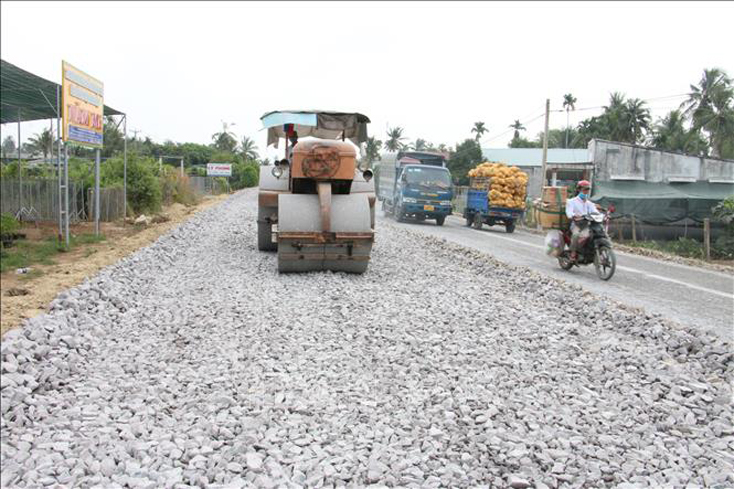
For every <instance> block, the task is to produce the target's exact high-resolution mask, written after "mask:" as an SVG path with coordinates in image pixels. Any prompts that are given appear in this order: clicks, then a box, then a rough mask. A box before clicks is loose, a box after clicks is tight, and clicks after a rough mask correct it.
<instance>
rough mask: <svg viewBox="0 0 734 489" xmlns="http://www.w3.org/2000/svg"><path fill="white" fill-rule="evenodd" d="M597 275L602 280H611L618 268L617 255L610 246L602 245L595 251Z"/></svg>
mask: <svg viewBox="0 0 734 489" xmlns="http://www.w3.org/2000/svg"><path fill="white" fill-rule="evenodd" d="M594 268H595V269H596V275H597V276H598V277H599V278H600V279H602V280H609V279H610V278H612V276H613V275H614V272H615V270H616V269H617V257H616V255H615V254H614V250H612V249H611V248H610V247H608V246H600V247H598V248H597V249H596V252H595V253H594Z"/></svg>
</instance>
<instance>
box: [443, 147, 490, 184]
mask: <svg viewBox="0 0 734 489" xmlns="http://www.w3.org/2000/svg"><path fill="white" fill-rule="evenodd" d="M482 160H483V156H482V148H481V147H480V146H479V142H478V141H477V140H476V139H467V140H465V141H464V142H463V143H461V144H457V145H456V150H455V151H452V152H451V154H450V156H449V163H448V166H449V170H450V171H451V175H452V177H453V178H454V181H456V182H458V184H459V185H467V184H468V183H469V176H468V173H469V170H471V169H472V168H474V167H475V166H477V165H478V164H479V163H481V162H482Z"/></svg>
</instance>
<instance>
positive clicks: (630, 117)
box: [623, 98, 650, 143]
mask: <svg viewBox="0 0 734 489" xmlns="http://www.w3.org/2000/svg"><path fill="white" fill-rule="evenodd" d="M624 115H625V117H624V118H623V120H624V122H625V123H626V127H625V128H624V130H625V131H626V134H625V135H626V137H627V139H626V141H628V142H631V143H638V142H640V141H641V140H642V139H643V137H644V133H645V132H647V131H649V130H650V110H649V109H648V108H647V107H645V102H644V101H643V100H640V99H637V98H633V99H630V100H628V101H627V105H626V107H625V110H624Z"/></svg>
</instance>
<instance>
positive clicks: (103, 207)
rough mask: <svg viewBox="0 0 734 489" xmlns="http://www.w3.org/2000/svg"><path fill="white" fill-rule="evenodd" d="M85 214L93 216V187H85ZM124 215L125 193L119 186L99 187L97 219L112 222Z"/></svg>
mask: <svg viewBox="0 0 734 489" xmlns="http://www.w3.org/2000/svg"><path fill="white" fill-rule="evenodd" d="M87 215H88V216H94V189H93V188H90V189H87ZM123 217H125V193H124V191H123V189H122V188H120V187H110V188H101V189H99V220H100V221H101V222H112V221H116V220H118V219H122V218H123Z"/></svg>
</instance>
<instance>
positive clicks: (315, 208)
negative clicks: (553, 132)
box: [258, 112, 375, 273]
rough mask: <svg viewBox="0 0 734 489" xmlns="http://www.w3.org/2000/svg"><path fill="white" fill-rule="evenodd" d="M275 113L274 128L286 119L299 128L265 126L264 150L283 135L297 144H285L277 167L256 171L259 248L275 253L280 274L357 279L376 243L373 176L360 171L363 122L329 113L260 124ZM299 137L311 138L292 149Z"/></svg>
mask: <svg viewBox="0 0 734 489" xmlns="http://www.w3.org/2000/svg"><path fill="white" fill-rule="evenodd" d="M273 114H276V115H277V117H272V118H274V119H275V120H276V122H278V123H280V122H282V121H283V120H284V119H285V120H288V119H289V117H288V116H289V115H291V120H294V121H298V122H300V124H298V123H295V122H294V123H291V124H289V123H285V124H275V125H273V126H266V127H269V134H268V142H269V143H271V141H272V139H273V137H274V136H279V135H280V133H281V132H282V135H283V136H284V137H286V138H288V139H290V141H291V143H295V144H292V145H291V146H290V147H289V146H288V144H287V143H286V155H287V156H288V157H287V158H284V159H282V160H280V161H279V162H278V163H277V165H276V166H275V167H272V169H270V168H269V167H262V168H261V172H260V190H259V198H258V204H259V209H258V247H259V249H260V250H263V251H266V250H277V252H278V270H279V271H280V272H306V271H314V270H333V271H345V272H354V273H363V272H364V271H366V269H367V266H368V263H369V260H370V253H371V250H372V243H373V242H374V205H375V193H374V182H373V181H372V172H371V170H370V169H368V168H360V167H359V165H358V160H357V147H358V146H356V143H359V142H360V140H361V139H363V138H364V139H366V131H364V130H362V129H364V128H363V126H364V125H365V124H366V123H367V122H369V119H367V118H366V117H365V116H362V115H361V114H350V113H334V112H328V113H321V112H300V113H293V112H285V113H284V112H275V113H270V114H266V116H263V118H266V117H267V116H268V115H273ZM294 114H295V115H294ZM303 114H308V115H316V117H315V118H312V119H311V120H310V121H309V122H313V123H314V125H305V124H304V118H303V117H302V116H303ZM322 114H325V117H324V119H325V120H323V121H321V120H320V118H319V116H320V115H322ZM319 122H322V124H321V125H319ZM264 123H265V121H264ZM303 133H307V135H308V136H311V138H310V139H308V140H305V141H298V142H295V138H294V137H293V135H294V134H298V135H299V136H300V135H301V134H303ZM339 136H341V137H339ZM347 137H348V138H349V139H350V141H351V143H350V142H347V141H346V139H347ZM312 138H314V139H312ZM327 138H328V139H327ZM353 143H355V144H353Z"/></svg>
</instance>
